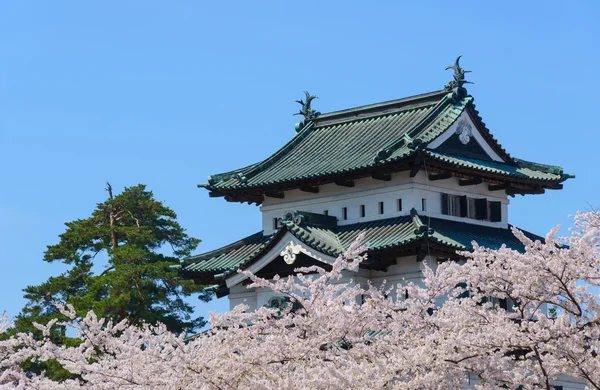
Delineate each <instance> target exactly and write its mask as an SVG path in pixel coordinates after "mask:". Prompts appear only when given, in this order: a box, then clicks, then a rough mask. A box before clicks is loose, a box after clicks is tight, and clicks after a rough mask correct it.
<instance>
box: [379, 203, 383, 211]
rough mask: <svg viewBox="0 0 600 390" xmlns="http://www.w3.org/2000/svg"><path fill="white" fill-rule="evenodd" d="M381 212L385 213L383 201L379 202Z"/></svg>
mask: <svg viewBox="0 0 600 390" xmlns="http://www.w3.org/2000/svg"><path fill="white" fill-rule="evenodd" d="M379 214H383V202H379Z"/></svg>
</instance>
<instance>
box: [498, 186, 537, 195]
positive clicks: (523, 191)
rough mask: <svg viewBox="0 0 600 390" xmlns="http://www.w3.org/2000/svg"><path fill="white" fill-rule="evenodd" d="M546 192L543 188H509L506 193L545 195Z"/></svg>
mask: <svg viewBox="0 0 600 390" xmlns="http://www.w3.org/2000/svg"><path fill="white" fill-rule="evenodd" d="M544 192H546V191H545V190H544V189H543V188H530V189H525V188H514V187H513V188H509V189H507V190H506V193H507V194H508V195H513V196H514V195H517V194H519V195H540V194H543V193H544Z"/></svg>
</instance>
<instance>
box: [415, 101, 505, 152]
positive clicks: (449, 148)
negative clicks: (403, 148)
mask: <svg viewBox="0 0 600 390" xmlns="http://www.w3.org/2000/svg"><path fill="white" fill-rule="evenodd" d="M427 147H428V148H429V149H435V150H436V151H438V152H441V153H448V154H452V155H456V156H464V157H470V158H476V159H479V160H488V161H496V162H505V161H504V160H503V159H502V158H501V157H500V156H499V155H498V153H496V152H495V151H494V149H493V148H492V146H491V145H490V144H489V143H488V142H487V141H486V139H485V138H484V137H483V135H482V134H481V132H480V131H479V129H478V128H477V126H476V124H475V123H474V122H473V121H472V120H471V117H470V116H469V114H468V113H467V111H466V110H465V111H463V112H462V114H461V115H460V116H459V117H458V119H457V120H456V121H455V122H454V123H453V124H452V126H450V127H449V128H448V129H447V130H446V131H445V132H443V133H442V134H440V135H439V136H438V137H437V138H435V139H434V140H433V141H431V142H430V143H429V145H427Z"/></svg>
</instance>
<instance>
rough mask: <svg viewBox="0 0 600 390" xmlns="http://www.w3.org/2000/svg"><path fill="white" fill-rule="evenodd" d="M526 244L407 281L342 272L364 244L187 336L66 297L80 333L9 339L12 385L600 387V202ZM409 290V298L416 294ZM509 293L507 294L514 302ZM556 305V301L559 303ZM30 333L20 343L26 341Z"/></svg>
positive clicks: (256, 281) (7, 379) (2, 364)
mask: <svg viewBox="0 0 600 390" xmlns="http://www.w3.org/2000/svg"><path fill="white" fill-rule="evenodd" d="M557 230H558V229H557V228H556V229H554V230H552V231H551V232H550V233H549V234H548V235H547V237H546V240H545V242H539V241H535V242H534V241H531V240H530V239H528V238H527V237H526V236H525V235H523V234H522V233H521V232H519V231H518V230H514V233H515V235H516V237H518V238H519V239H520V240H521V241H522V242H523V244H524V246H525V252H524V253H519V252H516V251H513V250H511V249H508V248H501V249H498V250H489V249H486V248H482V247H478V246H475V250H474V251H473V252H466V253H463V255H464V256H465V257H466V258H467V260H466V262H463V263H457V262H442V263H439V264H437V265H436V267H435V268H436V269H432V268H430V267H429V266H427V265H426V264H424V266H423V280H422V281H421V282H419V283H406V284H404V285H402V288H393V287H394V286H392V285H384V286H383V287H378V288H375V287H373V286H370V285H360V284H355V283H340V279H341V277H342V276H343V275H344V274H347V273H348V272H349V271H348V270H353V269H356V267H357V266H358V265H359V264H360V262H361V261H363V260H364V256H363V255H362V253H364V250H365V247H361V246H360V245H359V244H358V243H359V242H360V241H361V240H362V238H363V237H359V238H358V239H357V241H356V242H355V243H354V244H353V245H352V246H351V247H350V248H349V249H348V251H347V252H346V254H344V255H343V256H341V257H340V258H338V259H337V260H336V261H335V263H334V264H333V265H332V266H331V269H330V270H329V271H327V270H325V269H323V268H321V267H317V266H313V267H308V268H299V269H297V275H296V277H295V278H294V277H288V278H284V279H280V278H277V277H275V278H274V279H273V280H264V279H261V278H258V277H256V276H254V275H252V274H250V273H247V275H248V277H249V278H250V279H251V281H252V284H250V285H249V286H248V287H250V288H268V289H272V290H273V291H276V292H278V293H279V294H281V295H283V296H286V297H288V298H289V300H290V301H291V302H293V303H294V305H289V306H288V307H287V308H284V309H281V308H280V309H279V310H273V309H269V308H266V307H263V308H259V309H258V310H256V311H253V312H249V311H247V309H248V308H247V307H245V306H243V305H240V306H238V307H236V308H235V309H234V310H232V311H230V312H228V313H223V314H212V315H211V319H210V321H211V324H212V329H211V330H210V331H208V332H205V333H202V334H199V335H197V336H196V337H194V338H193V339H191V340H186V339H185V338H184V336H183V335H175V334H174V333H172V332H169V331H168V329H167V328H166V327H165V326H164V325H157V326H152V325H144V326H142V327H141V328H139V327H135V326H130V325H128V324H127V322H126V320H124V321H121V322H119V323H114V322H111V321H107V320H105V319H100V318H98V317H97V316H96V315H95V314H94V313H93V312H90V313H88V314H87V315H86V316H85V317H83V318H81V317H78V314H77V312H76V311H75V310H73V309H72V308H70V307H59V308H58V309H59V310H60V311H61V312H62V313H63V314H64V316H65V317H66V318H68V321H67V322H66V323H65V325H67V324H69V325H71V326H74V327H75V328H76V329H77V331H78V332H79V336H78V338H79V340H80V344H79V345H77V346H73V347H70V348H61V347H60V346H58V345H56V343H54V342H53V340H52V339H51V337H50V333H51V329H52V328H53V327H54V326H55V325H56V323H55V322H50V323H49V324H47V325H36V326H37V327H38V328H39V329H40V331H42V332H43V334H44V335H45V338H44V339H43V340H36V339H35V338H33V337H32V336H31V335H30V334H22V333H21V334H18V335H16V336H14V337H13V338H11V339H10V340H8V341H5V342H0V384H3V385H5V386H9V387H10V386H14V387H17V386H30V387H37V388H48V389H53V388H57V389H58V388H60V389H70V388H80V387H85V388H94V389H112V388H132V389H143V388H157V387H164V388H170V389H184V388H198V389H280V388H290V389H292V388H298V389H304V388H318V389H340V388H343V389H431V388H436V389H456V388H464V387H465V386H467V385H471V386H475V387H477V388H481V389H505V388H511V389H516V388H518V387H519V386H522V388H524V389H539V388H543V389H548V390H550V389H551V388H552V384H553V383H555V381H556V380H557V379H559V378H561V375H568V376H571V377H573V378H579V380H581V381H582V383H583V381H585V382H586V383H587V385H588V386H589V387H591V388H595V389H598V388H600V358H599V357H598V351H600V304H599V299H600V296H599V293H598V287H599V286H600V253H599V249H600V245H599V240H600V215H599V214H597V213H588V214H578V215H577V216H576V217H575V228H574V229H573V230H572V231H571V236H570V237H567V238H564V239H560V240H559V239H557V238H556V232H557ZM405 291H407V292H408V297H407V296H405ZM502 302H504V304H502ZM550 305H551V307H552V308H553V309H554V310H553V311H552V313H550V312H549V310H547V308H548V307H549V306H550ZM16 346H19V349H18V350H15V347H16ZM24 359H33V360H40V361H45V360H47V359H56V361H58V362H60V363H61V364H63V365H64V367H65V369H67V370H68V371H69V372H71V373H73V374H76V375H77V376H78V377H77V378H75V379H71V380H67V381H64V382H61V383H56V382H51V381H48V380H46V379H45V378H43V377H41V376H33V377H27V376H25V375H24V373H23V372H22V371H21V370H20V369H19V368H18V363H19V362H21V361H23V360H24Z"/></svg>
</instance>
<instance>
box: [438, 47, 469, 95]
mask: <svg viewBox="0 0 600 390" xmlns="http://www.w3.org/2000/svg"><path fill="white" fill-rule="evenodd" d="M460 57H462V56H458V58H457V59H456V61H454V65H450V66H448V67H446V70H448V69H452V70H454V75H453V79H452V80H450V82H449V83H448V84H446V85H445V86H444V89H445V90H446V91H448V92H450V93H451V94H452V102H453V103H454V104H456V103H458V101H459V100H460V99H462V98H464V97H465V96H467V90H466V89H465V87H463V85H464V84H473V83H472V82H470V81H467V80H465V73H470V72H471V71H470V70H464V69H463V68H461V67H460Z"/></svg>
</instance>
